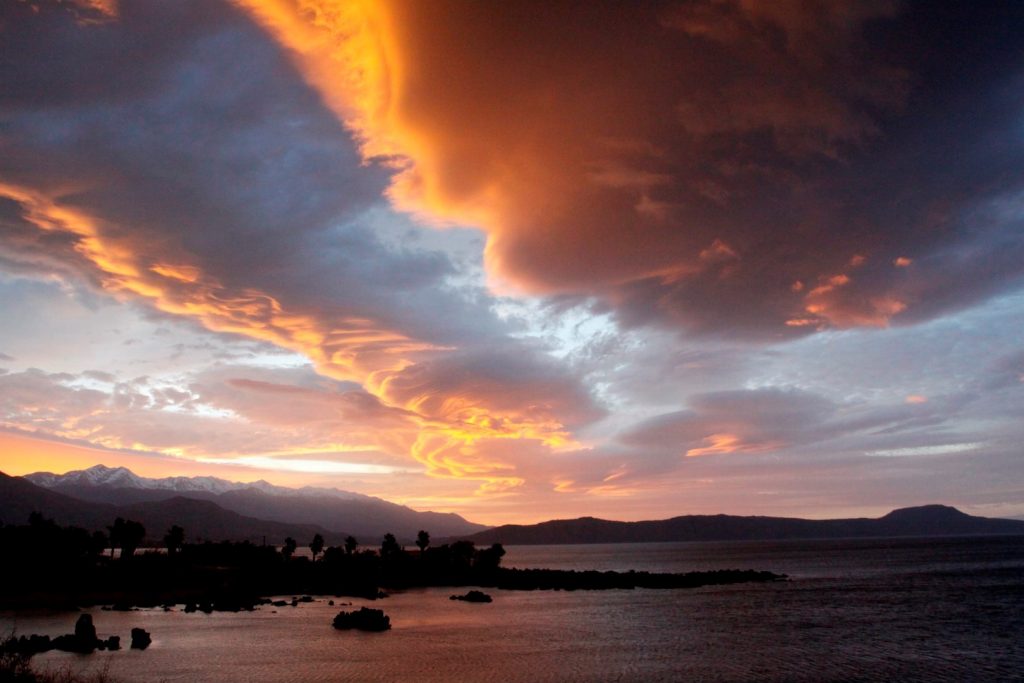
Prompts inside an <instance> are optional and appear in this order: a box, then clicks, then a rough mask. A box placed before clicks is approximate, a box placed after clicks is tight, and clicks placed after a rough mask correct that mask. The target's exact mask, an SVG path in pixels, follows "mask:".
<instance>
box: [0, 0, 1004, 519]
mask: <svg viewBox="0 0 1024 683" xmlns="http://www.w3.org/2000/svg"><path fill="white" fill-rule="evenodd" d="M1022 31H1024V3H1020V2H997V3H986V2H963V3H959V4H957V3H944V2H938V3H936V2H908V3H900V2H886V1H882V2H873V1H871V0H857V1H854V2H848V3H844V2H840V1H839V0H835V1H833V0H821V1H820V2H818V1H815V0H805V1H796V0H794V1H792V2H788V1H785V2H753V1H752V0H694V1H692V2H657V3H656V2H648V3H630V2H627V3H594V2H581V3H571V2H553V1H551V0H546V1H542V2H520V1H513V2H476V1H471V0H465V1H462V2H448V1H447V0H430V1H429V2H424V1H421V0H408V1H392V0H373V1H367V2H362V1H360V0H236V1H234V2H221V1H219V0H181V1H174V2H155V1H151V0H143V1H139V2H132V1H128V0H123V1H117V0H93V1H92V2H87V1H85V0H82V1H80V2H63V3H61V2H37V1H35V0H27V1H22V0H13V1H11V0H8V1H6V2H0V470H3V471H5V472H7V473H8V474H25V473H28V472H34V471H39V470H49V471H57V472H63V471H67V470H72V469H82V468H85V467H89V466H91V465H94V464H97V463H103V464H106V465H110V466H115V465H124V466H127V467H130V468H131V469H133V470H134V471H136V472H137V473H139V474H142V475H146V476H168V475H193V474H204V475H215V476H220V477H224V478H227V479H232V480H240V481H249V480H255V479H266V480H268V481H271V482H274V483H279V484H284V485H294V486H299V485H304V484H315V485H320V486H336V487H338V488H342V489H346V490H352V491H358V492H362V493H367V494H371V495H377V496H381V497H383V498H386V499H388V500H392V501H395V502H399V503H403V504H407V505H411V506H413V507H416V508H419V509H433V510H440V511H454V512H458V513H460V514H462V515H464V516H466V517H467V518H469V519H471V520H473V521H479V522H484V523H500V522H532V521H540V520H543V519H549V518H553V517H576V516H581V515H594V516H599V517H605V518H615V519H649V518H661V517H669V516H673V515H679V514H688V513H718V512H725V513H734V514H772V515H791V516H806V517H836V516H853V515H872V516H873V515H877V514H882V513H884V512H886V511H888V510H889V509H891V508H893V507H901V506H908V505H918V504H924V503H933V502H941V503H947V504H953V505H957V506H959V507H961V508H962V509H964V510H965V511H968V512H971V513H974V514H982V515H987V516H1018V515H1024V40H1022V39H1021V36H1022V35H1024V34H1022Z"/></svg>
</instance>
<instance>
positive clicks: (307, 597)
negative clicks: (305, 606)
mask: <svg viewBox="0 0 1024 683" xmlns="http://www.w3.org/2000/svg"><path fill="white" fill-rule="evenodd" d="M299 602H313V596H312V595H303V596H302V597H301V598H299Z"/></svg>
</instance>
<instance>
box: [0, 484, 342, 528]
mask: <svg viewBox="0 0 1024 683" xmlns="http://www.w3.org/2000/svg"><path fill="white" fill-rule="evenodd" d="M33 512H41V513H42V514H43V516H45V517H48V518H51V519H53V520H54V521H56V522H57V523H58V524H62V525H74V526H80V527H83V528H85V529H89V530H90V531H95V530H105V529H106V527H107V526H109V525H110V524H112V523H113V521H114V519H116V518H117V517H124V518H126V519H133V520H135V521H137V522H140V523H142V525H143V526H144V527H146V533H147V538H148V541H150V542H152V543H156V544H159V543H160V542H161V539H162V538H163V535H164V533H165V532H166V531H167V530H168V529H169V528H170V527H171V525H172V524H177V525H179V526H181V527H183V528H184V529H185V533H186V535H187V539H188V540H189V541H197V540H200V539H203V540H212V541H223V540H232V541H252V542H254V543H261V542H262V541H263V540H264V539H266V541H267V543H270V544H274V545H277V544H280V543H281V542H282V541H283V540H284V539H285V538H286V537H288V536H291V537H292V538H294V539H295V540H296V541H298V542H299V543H300V544H304V543H308V542H309V540H310V539H312V538H313V535H314V534H317V533H319V534H321V535H323V537H324V539H325V540H326V541H327V543H328V544H340V543H341V542H343V540H344V537H345V534H344V533H339V532H331V531H329V530H327V529H324V528H323V527H319V526H316V525H312V524H285V523H281V522H275V521H268V520H262V519H256V518H253V517H248V516H245V515H240V514H238V513H237V512H233V511H231V510H225V509H224V508H222V507H220V506H219V505H217V504H216V503H213V502H211V501H206V500H196V499H192V498H184V497H182V496H176V497H173V498H168V499H164V500H159V501H150V502H143V503H133V504H131V505H110V504H107V503H94V502H88V501H83V500H78V499H75V498H72V497H70V496H65V495H63V494H61V493H57V492H55V491H49V490H47V489H45V488H42V487H41V486H36V485H35V484H33V483H32V482H30V481H28V480H26V479H24V478H22V477H11V476H8V475H6V474H4V473H2V472H0V522H2V523H4V524H24V523H25V522H26V521H27V520H28V516H29V515H30V514H31V513H33Z"/></svg>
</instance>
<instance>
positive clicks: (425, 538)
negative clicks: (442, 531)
mask: <svg viewBox="0 0 1024 683" xmlns="http://www.w3.org/2000/svg"><path fill="white" fill-rule="evenodd" d="M416 547H417V548H419V549H420V553H421V554H422V553H424V552H426V550H427V548H429V547H430V534H428V533H427V532H426V531H424V530H423V529H420V532H419V533H418V534H416Z"/></svg>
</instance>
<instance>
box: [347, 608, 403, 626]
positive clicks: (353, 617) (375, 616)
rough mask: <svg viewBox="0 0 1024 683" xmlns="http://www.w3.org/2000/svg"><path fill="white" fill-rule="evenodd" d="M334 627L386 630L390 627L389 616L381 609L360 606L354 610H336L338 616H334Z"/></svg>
mask: <svg viewBox="0 0 1024 683" xmlns="http://www.w3.org/2000/svg"><path fill="white" fill-rule="evenodd" d="M334 628H336V629H341V630H347V629H358V630H360V631H387V630H388V629H390V628H391V618H390V617H388V616H387V615H386V614H384V611H383V610H379V609H369V608H368V607H361V608H360V609H359V610H358V611H356V612H338V616H336V617H334Z"/></svg>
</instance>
